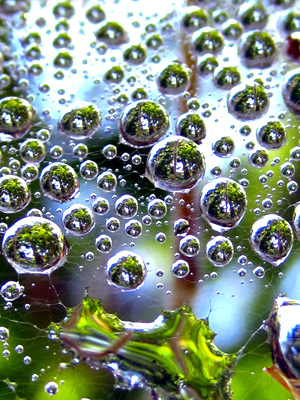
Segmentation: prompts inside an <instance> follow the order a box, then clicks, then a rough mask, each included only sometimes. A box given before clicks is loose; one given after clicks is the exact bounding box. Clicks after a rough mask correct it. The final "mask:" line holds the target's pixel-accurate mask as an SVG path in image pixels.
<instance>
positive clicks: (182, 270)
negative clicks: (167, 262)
mask: <svg viewBox="0 0 300 400" xmlns="http://www.w3.org/2000/svg"><path fill="white" fill-rule="evenodd" d="M171 269H172V272H173V274H174V275H175V276H176V278H185V277H186V276H187V275H188V274H189V272H190V266H189V264H188V263H187V262H186V261H185V260H177V261H175V262H174V263H173V264H172V268H171Z"/></svg>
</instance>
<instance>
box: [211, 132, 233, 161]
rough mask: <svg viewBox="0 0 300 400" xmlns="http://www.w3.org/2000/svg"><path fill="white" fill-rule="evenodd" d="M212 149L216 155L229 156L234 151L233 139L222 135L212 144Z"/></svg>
mask: <svg viewBox="0 0 300 400" xmlns="http://www.w3.org/2000/svg"><path fill="white" fill-rule="evenodd" d="M213 151H214V153H215V155H216V156H218V157H229V156H231V154H232V153H233V151H234V141H233V140H232V139H231V137H230V136H223V137H221V139H219V140H217V141H216V142H215V143H214V144H213Z"/></svg>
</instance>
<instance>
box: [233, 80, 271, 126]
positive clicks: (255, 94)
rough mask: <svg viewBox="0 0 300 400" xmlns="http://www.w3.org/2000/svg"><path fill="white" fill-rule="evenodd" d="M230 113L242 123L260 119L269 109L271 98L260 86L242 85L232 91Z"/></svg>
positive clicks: (255, 84)
mask: <svg viewBox="0 0 300 400" xmlns="http://www.w3.org/2000/svg"><path fill="white" fill-rule="evenodd" d="M227 105H228V111H229V112H230V113H231V114H232V115H233V116H234V117H235V118H237V119H239V120H240V121H248V120H254V119H257V118H260V117H261V116H262V115H263V114H265V113H266V112H267V110H268V108H269V97H268V95H267V93H266V91H265V89H264V88H263V86H261V85H260V84H257V83H256V82H254V84H244V83H241V84H239V85H237V86H235V87H234V88H233V89H231V91H230V95H229V97H228V103H227Z"/></svg>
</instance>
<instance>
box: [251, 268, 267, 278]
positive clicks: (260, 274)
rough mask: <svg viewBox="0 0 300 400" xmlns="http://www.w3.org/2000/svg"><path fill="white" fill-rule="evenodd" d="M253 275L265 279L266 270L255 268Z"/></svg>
mask: <svg viewBox="0 0 300 400" xmlns="http://www.w3.org/2000/svg"><path fill="white" fill-rule="evenodd" d="M253 275H255V276H256V277H257V278H263V277H264V276H265V270H264V268H263V267H261V266H258V267H256V268H254V270H253Z"/></svg>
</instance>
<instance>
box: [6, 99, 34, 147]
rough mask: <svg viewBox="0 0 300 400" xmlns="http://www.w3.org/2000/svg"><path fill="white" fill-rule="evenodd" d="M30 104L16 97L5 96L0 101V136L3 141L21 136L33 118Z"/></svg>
mask: <svg viewBox="0 0 300 400" xmlns="http://www.w3.org/2000/svg"><path fill="white" fill-rule="evenodd" d="M34 114H35V113H34V110H33V108H32V106H31V104H30V103H29V102H28V101H27V100H24V99H20V98H18V97H5V98H3V99H1V101H0V131H1V135H0V138H1V139H2V140H3V141H7V140H11V139H18V138H20V137H22V136H23V135H24V134H25V133H26V132H27V131H28V129H29V128H30V127H31V125H32V123H33V119H34Z"/></svg>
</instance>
